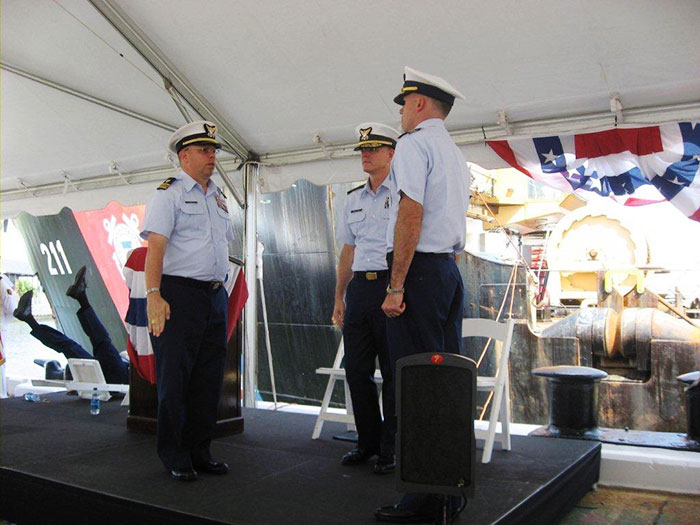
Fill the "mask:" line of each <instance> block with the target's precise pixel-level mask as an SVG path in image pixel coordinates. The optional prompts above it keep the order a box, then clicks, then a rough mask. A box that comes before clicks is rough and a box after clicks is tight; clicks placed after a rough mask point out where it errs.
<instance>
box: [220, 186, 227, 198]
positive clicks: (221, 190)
mask: <svg viewBox="0 0 700 525" xmlns="http://www.w3.org/2000/svg"><path fill="white" fill-rule="evenodd" d="M219 193H221V195H223V196H224V199H225V198H226V192H225V191H224V189H223V188H219Z"/></svg>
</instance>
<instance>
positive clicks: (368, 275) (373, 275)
mask: <svg viewBox="0 0 700 525" xmlns="http://www.w3.org/2000/svg"><path fill="white" fill-rule="evenodd" d="M388 274H389V270H377V271H374V272H353V275H354V276H355V278H357V279H364V280H365V281H376V280H377V279H384V278H385V277H386V276H387V275H388Z"/></svg>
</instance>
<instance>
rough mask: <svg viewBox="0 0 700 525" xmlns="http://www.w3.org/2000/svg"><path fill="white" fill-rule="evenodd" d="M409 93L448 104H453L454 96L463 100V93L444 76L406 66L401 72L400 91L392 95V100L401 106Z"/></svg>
mask: <svg viewBox="0 0 700 525" xmlns="http://www.w3.org/2000/svg"><path fill="white" fill-rule="evenodd" d="M411 93H419V94H421V95H425V96H427V97H430V98H434V99H436V100H440V101H441V102H445V103H446V104H449V105H450V106H451V105H452V104H454V102H455V99H456V98H458V99H461V100H464V95H462V93H460V92H459V91H457V89H456V88H455V87H454V86H453V85H452V84H450V83H449V82H448V81H447V80H445V79H444V78H440V77H436V76H435V75H429V74H428V73H423V72H421V71H416V70H415V69H413V68H410V67H408V66H406V67H405V68H404V74H403V87H402V88H401V92H400V93H399V94H398V95H396V96H395V97H394V102H396V103H397V104H398V105H400V106H403V105H404V103H405V101H404V97H405V96H406V95H410V94H411Z"/></svg>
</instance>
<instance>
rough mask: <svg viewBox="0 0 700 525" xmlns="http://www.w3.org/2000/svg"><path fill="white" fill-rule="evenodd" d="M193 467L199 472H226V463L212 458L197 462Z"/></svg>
mask: <svg viewBox="0 0 700 525" xmlns="http://www.w3.org/2000/svg"><path fill="white" fill-rule="evenodd" d="M194 468H196V469H197V470H198V471H200V472H206V473H207V474H219V475H221V474H226V473H228V465H227V464H226V463H224V462H223V461H214V460H213V459H211V460H209V461H207V462H205V463H197V464H195V466H194Z"/></svg>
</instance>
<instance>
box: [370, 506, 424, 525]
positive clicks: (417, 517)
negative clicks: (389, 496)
mask: <svg viewBox="0 0 700 525" xmlns="http://www.w3.org/2000/svg"><path fill="white" fill-rule="evenodd" d="M374 517H375V518H377V520H378V521H384V522H388V523H433V522H434V521H435V516H434V515H433V514H422V513H420V512H415V511H413V510H409V509H407V508H406V507H404V506H403V505H401V504H397V505H389V506H387V507H379V508H378V509H377V510H375V511H374Z"/></svg>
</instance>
